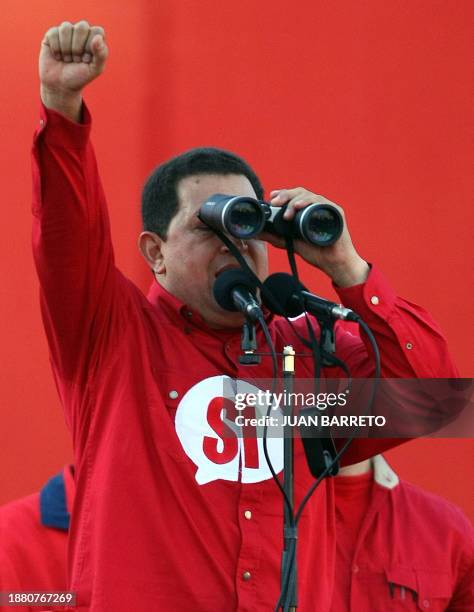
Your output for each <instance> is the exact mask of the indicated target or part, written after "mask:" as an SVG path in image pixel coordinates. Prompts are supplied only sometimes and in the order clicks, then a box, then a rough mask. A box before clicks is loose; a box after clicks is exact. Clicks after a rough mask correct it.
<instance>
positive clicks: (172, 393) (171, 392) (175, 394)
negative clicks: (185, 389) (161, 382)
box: [168, 389, 179, 399]
mask: <svg viewBox="0 0 474 612" xmlns="http://www.w3.org/2000/svg"><path fill="white" fill-rule="evenodd" d="M178 395H179V393H178V392H177V391H175V390H174V389H173V390H172V391H170V392H169V393H168V397H169V398H170V399H176V398H177V397H178Z"/></svg>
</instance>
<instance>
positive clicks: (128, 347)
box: [33, 109, 455, 612]
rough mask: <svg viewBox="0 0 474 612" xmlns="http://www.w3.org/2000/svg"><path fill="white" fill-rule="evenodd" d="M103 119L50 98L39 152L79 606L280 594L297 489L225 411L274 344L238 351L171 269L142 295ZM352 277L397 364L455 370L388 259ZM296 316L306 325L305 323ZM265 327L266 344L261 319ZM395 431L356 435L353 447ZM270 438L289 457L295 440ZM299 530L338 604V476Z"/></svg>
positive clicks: (322, 604)
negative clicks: (123, 268)
mask: <svg viewBox="0 0 474 612" xmlns="http://www.w3.org/2000/svg"><path fill="white" fill-rule="evenodd" d="M89 131H90V116H89V114H88V112H87V110H86V109H85V110H84V122H83V123H82V124H75V123H72V122H70V121H68V120H66V119H65V118H63V117H61V116H60V115H58V114H57V113H54V112H52V111H46V110H45V109H42V114H41V126H40V128H39V130H38V131H37V134H36V137H35V147H34V157H33V181H34V200H33V213H34V229H33V245H34V253H35V261H36V265H37V270H38V275H39V278H40V284H41V306H42V313H43V319H44V324H45V329H46V334H47V337H48V341H49V346H50V351H51V360H52V366H53V372H54V376H55V379H56V381H57V386H58V390H59V393H60V395H61V398H62V402H63V404H64V408H65V412H66V419H67V421H68V423H69V424H70V426H71V431H72V436H73V442H74V449H75V465H76V471H77V480H76V485H77V493H76V503H75V508H74V514H73V518H72V523H71V540H70V541H71V551H70V560H71V589H72V590H73V591H76V592H77V593H78V602H79V607H78V609H79V610H81V611H85V610H88V611H89V610H90V611H93V612H96V611H104V612H105V611H107V612H108V611H110V610H114V611H117V612H121V611H122V610H123V611H124V612H125V610H130V609H131V610H137V611H144V612H145V611H149V610H164V609H167V610H174V611H178V612H179V611H183V612H184V611H186V612H187V611H188V610H191V609H192V610H203V611H205V610H212V611H213V612H219V611H225V612H228V611H229V610H237V609H238V610H240V611H241V612H256V611H259V610H262V611H263V610H269V609H272V607H273V606H274V605H275V603H276V601H277V599H278V595H279V590H280V587H279V582H280V571H279V568H280V556H281V547H282V500H281V497H280V494H279V491H278V489H277V487H276V486H275V483H274V482H273V481H272V479H271V476H270V472H269V469H268V466H267V465H266V462H265V459H264V457H263V451H262V440H261V439H256V438H244V439H242V438H239V439H238V438H236V437H235V436H232V435H224V429H225V425H224V424H223V421H222V416H221V415H222V414H223V408H224V407H226V409H230V408H229V406H228V405H224V404H223V403H222V402H223V400H222V394H223V393H222V385H223V381H224V380H228V379H241V378H249V377H250V378H271V375H272V364H271V360H270V358H269V357H268V358H267V357H264V358H263V360H262V363H261V364H260V365H259V366H253V367H246V366H242V365H240V364H239V363H238V355H239V354H240V330H229V331H224V332H223V331H219V332H217V331H215V330H212V329H209V328H208V327H207V326H206V325H205V323H204V322H203V320H202V319H201V317H200V315H199V313H197V312H193V311H192V310H190V309H189V308H188V307H187V306H186V305H185V304H183V303H181V302H180V301H179V300H177V299H176V298H175V297H174V296H172V295H170V294H169V293H167V292H166V291H165V290H164V289H163V288H161V287H160V286H159V285H157V284H155V285H154V286H153V287H152V289H151V291H150V293H149V295H148V297H145V296H144V295H143V294H142V293H141V292H140V291H139V290H138V289H137V288H136V287H135V286H134V285H133V284H132V283H131V282H130V281H129V280H128V279H126V278H125V277H124V276H123V275H122V274H121V273H120V272H119V271H118V270H117V269H116V267H115V265H114V258H113V251H112V244H111V238H110V232H109V222H108V217H107V210H106V204H105V198H104V195H103V192H102V187H101V184H100V181H99V178H98V173H97V167H96V161H95V157H94V154H93V150H92V146H91V144H90V141H89ZM339 293H340V297H341V300H342V301H343V302H344V303H345V304H346V305H347V306H349V307H352V308H353V309H354V310H356V311H357V312H359V313H360V315H361V316H362V317H363V318H364V319H365V320H366V322H367V323H368V324H369V325H370V326H371V328H372V329H373V332H374V333H375V334H376V336H377V340H378V342H379V347H380V351H381V355H382V361H383V372H384V375H386V376H393V377H400V376H407V377H417V376H419V377H430V376H439V377H441V376H453V375H455V369H454V366H453V365H452V363H451V361H450V359H449V357H448V355H447V350H446V343H445V340H444V338H443V336H442V334H441V333H440V332H439V330H438V328H437V327H436V325H435V324H434V323H433V322H432V320H431V318H430V317H429V315H428V314H427V313H426V312H425V311H424V310H423V309H421V308H419V307H418V306H415V305H412V304H410V303H408V302H406V301H404V300H402V299H401V298H398V297H397V296H396V294H395V293H394V291H393V290H392V289H391V287H390V286H389V284H388V283H387V281H386V280H385V279H384V277H383V276H382V274H381V273H380V272H379V271H378V270H377V269H376V267H374V268H373V269H372V270H371V272H370V275H369V279H368V280H367V282H366V283H365V284H364V285H359V286H357V287H351V288H348V289H341V290H340V291H339ZM374 297H376V298H377V299H373V298H374ZM296 325H297V327H298V326H299V329H300V330H304V321H299V322H296ZM270 331H271V334H272V337H273V339H274V342H275V345H276V348H277V350H278V351H281V350H282V348H283V346H284V345H285V344H287V343H288V338H289V337H291V343H292V344H293V345H294V347H295V349H296V350H297V351H299V350H303V348H304V347H302V346H301V344H299V342H298V340H297V339H296V337H295V336H294V335H293V333H292V332H291V331H290V329H289V327H288V324H287V323H286V321H284V320H282V319H280V318H277V317H276V318H274V319H273V320H272V321H271V322H270ZM257 340H258V343H259V346H261V347H263V346H264V338H263V336H262V334H261V332H258V335H257ZM337 347H338V356H339V357H340V358H341V359H343V360H344V361H346V362H347V364H348V365H349V368H350V370H351V372H352V374H353V376H362V377H364V376H370V375H371V373H372V372H373V362H372V358H371V356H370V354H369V353H368V351H367V348H366V346H365V345H364V343H363V342H362V341H361V340H360V338H358V337H356V336H354V335H352V334H350V333H349V332H348V331H347V330H345V329H344V328H343V327H342V326H339V327H338V329H337ZM311 375H312V367H311V360H309V359H307V360H303V359H302V360H300V361H299V362H298V364H297V376H300V377H307V376H311ZM326 375H329V376H338V375H341V372H334V371H333V370H332V371H330V372H329V371H328V372H327V373H326ZM227 434H228V432H227ZM393 444H394V442H392V441H387V440H386V441H383V440H371V441H370V442H369V441H367V440H364V441H362V440H358V441H356V442H355V443H354V444H353V445H352V447H351V448H350V450H349V451H348V453H347V455H346V457H345V459H346V461H347V462H348V463H352V462H354V461H359V460H361V459H362V458H364V457H367V456H370V455H373V454H376V453H377V452H380V451H381V450H383V449H384V448H386V447H387V446H390V445H393ZM269 451H270V456H271V458H272V461H273V463H274V466H275V468H276V471H277V472H280V471H281V469H282V453H281V440H273V441H271V442H270V443H269ZM295 453H296V455H295V463H296V468H295V499H296V502H298V501H300V500H301V499H302V496H303V495H304V494H305V493H306V491H307V489H308V487H309V486H310V484H311V483H312V482H313V479H312V477H311V475H310V473H309V470H308V468H307V466H306V462H305V460H304V455H303V451H302V447H301V444H300V443H299V442H298V441H296V451H295ZM298 542H299V544H298V582H299V593H300V597H299V606H300V609H301V610H303V612H304V611H305V610H307V611H310V610H327V609H328V608H329V605H330V599H331V591H332V581H333V574H334V558H335V545H334V504H333V490H332V485H331V482H330V481H325V482H323V484H322V485H321V486H320V487H319V488H318V489H317V491H316V493H315V494H314V495H313V497H312V498H311V501H310V503H309V504H308V507H307V508H306V510H305V513H304V515H303V517H302V519H301V523H300V529H299V540H298Z"/></svg>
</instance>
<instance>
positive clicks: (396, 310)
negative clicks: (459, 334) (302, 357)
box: [335, 266, 458, 378]
mask: <svg viewBox="0 0 474 612" xmlns="http://www.w3.org/2000/svg"><path fill="white" fill-rule="evenodd" d="M335 289H336V291H337V292H338V294H339V297H340V299H341V302H342V303H343V304H344V306H346V307H347V308H351V309H352V310H354V311H355V312H356V313H357V314H358V315H360V317H361V318H362V319H363V320H364V321H365V323H366V324H367V325H368V326H369V328H370V329H371V331H372V333H373V334H374V336H375V338H376V340H377V344H378V347H379V350H380V359H381V364H382V376H383V377H385V378H450V377H457V376H458V371H457V369H456V366H455V365H454V363H453V361H452V359H451V357H450V355H449V351H448V347H447V343H446V339H445V338H444V336H443V334H442V332H441V330H440V329H439V327H438V325H437V324H436V323H435V322H434V321H433V319H432V318H431V316H430V315H429V314H428V313H427V312H426V310H424V309H423V308H421V307H420V306H417V305H416V304H412V303H410V302H407V301H406V300H404V299H402V298H400V297H398V296H397V295H396V294H395V292H394V291H393V289H392V288H391V286H390V285H389V283H388V281H387V280H386V279H385V277H384V276H383V274H382V273H381V272H380V271H379V270H378V269H377V268H376V267H375V266H374V267H372V268H371V270H370V273H369V277H368V279H367V281H366V282H365V283H363V284H361V285H355V286H354V287H348V288H345V289H342V288H340V287H335ZM347 333H348V332H346V331H343V330H342V329H340V330H339V331H338V335H339V336H346V337H345V341H343V342H342V343H339V344H338V346H342V347H343V351H344V352H345V353H346V354H345V355H344V356H342V359H343V360H344V361H346V360H347V363H348V366H349V368H350V370H351V373H352V375H353V376H354V377H370V376H372V374H373V371H374V366H373V363H374V361H373V357H372V355H373V353H372V349H371V347H370V343H369V341H368V339H367V336H366V335H365V334H364V333H363V332H361V338H362V339H363V342H364V345H365V347H364V346H362V345H361V344H360V342H358V341H357V340H356V338H353V339H352V340H351V339H350V338H349V336H348V335H347ZM367 353H368V355H369V358H367Z"/></svg>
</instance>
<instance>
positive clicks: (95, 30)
mask: <svg viewBox="0 0 474 612" xmlns="http://www.w3.org/2000/svg"><path fill="white" fill-rule="evenodd" d="M97 34H100V35H101V36H102V38H104V39H105V32H104V28H102V27H101V26H92V27H91V28H90V30H89V36H88V37H87V42H86V48H85V52H86V53H90V55H91V56H92V49H91V44H92V40H93V39H94V36H96V35H97Z"/></svg>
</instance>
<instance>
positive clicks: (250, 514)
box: [244, 510, 252, 521]
mask: <svg viewBox="0 0 474 612" xmlns="http://www.w3.org/2000/svg"><path fill="white" fill-rule="evenodd" d="M244 516H245V518H246V519H247V520H248V521H250V519H251V518H252V513H251V511H250V510H246V511H245V512H244Z"/></svg>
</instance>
